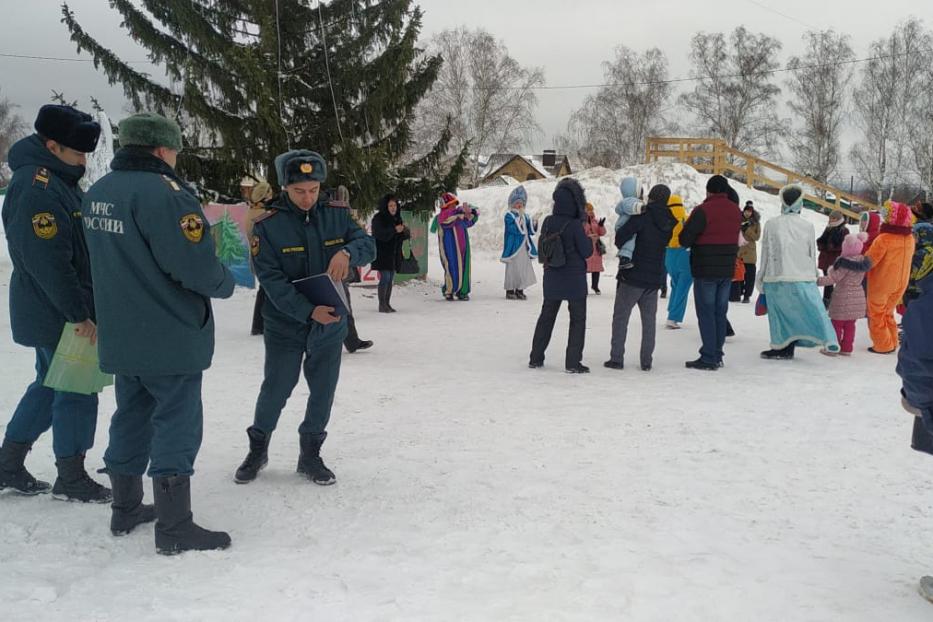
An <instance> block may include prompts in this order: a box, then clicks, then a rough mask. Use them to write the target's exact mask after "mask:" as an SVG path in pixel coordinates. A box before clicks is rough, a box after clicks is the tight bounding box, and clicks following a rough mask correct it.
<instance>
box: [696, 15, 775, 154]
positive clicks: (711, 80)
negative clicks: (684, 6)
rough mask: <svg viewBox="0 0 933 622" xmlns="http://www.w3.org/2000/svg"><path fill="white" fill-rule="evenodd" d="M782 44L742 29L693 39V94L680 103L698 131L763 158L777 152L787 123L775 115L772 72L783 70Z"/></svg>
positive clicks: (703, 35)
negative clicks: (781, 66)
mask: <svg viewBox="0 0 933 622" xmlns="http://www.w3.org/2000/svg"><path fill="white" fill-rule="evenodd" d="M780 51H781V42H780V41H778V40H777V39H775V38H773V37H769V36H767V35H765V34H755V33H752V32H749V31H747V30H746V29H745V28H744V27H742V26H739V27H738V28H736V29H735V30H734V31H732V33H731V34H730V35H729V39H728V41H727V40H726V36H725V35H724V34H723V33H718V32H717V33H704V32H700V33H697V34H696V35H694V37H693V40H692V41H691V44H690V62H691V63H692V65H693V68H692V69H691V77H693V78H695V79H696V80H697V83H696V87H695V88H694V89H693V91H691V92H688V93H683V94H681V96H680V97H679V98H678V102H679V103H680V105H681V106H683V107H684V108H685V109H686V110H687V111H689V112H691V113H693V115H694V117H695V124H696V126H697V129H698V130H699V131H700V132H701V133H703V134H704V135H707V136H715V137H718V138H722V139H723V140H725V141H726V142H727V143H728V144H730V145H731V146H732V147H734V148H736V149H739V150H742V151H752V152H755V153H758V154H761V155H772V154H773V153H775V151H776V149H777V147H778V143H779V141H780V138H781V134H782V133H783V129H784V123H783V122H782V121H781V119H780V118H779V117H778V115H777V112H776V110H777V96H778V95H779V94H780V92H781V90H780V89H779V88H778V87H777V86H776V85H775V84H774V77H773V73H774V72H775V71H776V70H777V69H778V68H779V67H780V64H779V63H778V59H777V56H778V53H779V52H780Z"/></svg>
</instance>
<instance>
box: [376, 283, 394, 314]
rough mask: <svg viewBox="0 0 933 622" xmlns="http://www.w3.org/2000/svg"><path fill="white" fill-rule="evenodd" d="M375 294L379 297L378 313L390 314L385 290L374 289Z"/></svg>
mask: <svg viewBox="0 0 933 622" xmlns="http://www.w3.org/2000/svg"><path fill="white" fill-rule="evenodd" d="M376 293H377V294H378V295H379V313H391V311H389V303H388V302H387V301H386V299H387V298H388V296H387V293H388V292H387V291H386V289H385V288H382V287H379V288H377V289H376Z"/></svg>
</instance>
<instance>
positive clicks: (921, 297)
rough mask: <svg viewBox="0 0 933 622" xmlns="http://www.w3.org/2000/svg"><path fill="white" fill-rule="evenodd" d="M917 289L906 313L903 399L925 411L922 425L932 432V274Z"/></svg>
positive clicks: (900, 366)
mask: <svg viewBox="0 0 933 622" xmlns="http://www.w3.org/2000/svg"><path fill="white" fill-rule="evenodd" d="M917 288H918V292H919V293H918V297H917V298H915V299H914V300H913V301H911V303H910V305H908V307H907V311H906V313H905V314H904V321H903V324H902V326H903V328H904V341H903V342H902V343H901V347H900V350H899V351H898V354H897V373H898V375H899V376H900V377H901V380H902V381H903V386H902V389H901V391H902V394H903V396H904V399H905V400H906V401H907V403H908V404H910V406H912V407H913V408H915V409H917V410H919V411H920V412H921V413H922V419H923V425H924V427H925V428H926V431H927V432H928V434H929V435H933V322H931V320H930V318H933V274H931V275H929V276H927V277H926V278H924V279H922V280H921V281H919V282H918V283H917ZM915 432H916V430H915ZM915 438H916V434H915Z"/></svg>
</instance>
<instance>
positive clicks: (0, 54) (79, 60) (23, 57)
mask: <svg viewBox="0 0 933 622" xmlns="http://www.w3.org/2000/svg"><path fill="white" fill-rule="evenodd" d="M0 58H18V59H21V60H51V61H58V62H63V63H93V62H94V59H93V58H62V57H60V56H31V55H28V54H6V53H3V52H0ZM123 62H124V63H127V64H133V65H155V64H157V63H154V62H152V61H151V60H126V61H123Z"/></svg>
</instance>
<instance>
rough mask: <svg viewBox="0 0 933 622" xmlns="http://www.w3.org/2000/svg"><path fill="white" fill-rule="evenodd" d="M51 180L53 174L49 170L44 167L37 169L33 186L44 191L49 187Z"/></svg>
mask: <svg viewBox="0 0 933 622" xmlns="http://www.w3.org/2000/svg"><path fill="white" fill-rule="evenodd" d="M50 178H51V173H49V169H47V168H45V167H44V166H40V167H38V168H36V174H35V175H34V176H33V178H32V185H33V186H39V187H40V188H42V189H43V190H45V189H46V188H48V187H49V179H50Z"/></svg>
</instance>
